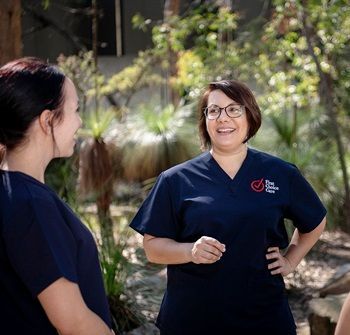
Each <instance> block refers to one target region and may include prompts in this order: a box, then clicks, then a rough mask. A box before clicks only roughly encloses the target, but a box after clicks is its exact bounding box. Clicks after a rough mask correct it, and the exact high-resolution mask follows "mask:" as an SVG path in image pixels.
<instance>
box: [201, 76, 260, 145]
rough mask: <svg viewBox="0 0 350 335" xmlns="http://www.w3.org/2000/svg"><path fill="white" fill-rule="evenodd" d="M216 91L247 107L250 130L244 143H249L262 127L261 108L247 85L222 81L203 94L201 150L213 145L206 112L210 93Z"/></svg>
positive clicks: (233, 81)
mask: <svg viewBox="0 0 350 335" xmlns="http://www.w3.org/2000/svg"><path fill="white" fill-rule="evenodd" d="M215 90H220V91H222V92H223V93H224V94H225V95H227V96H228V97H229V98H230V99H232V100H234V101H235V102H237V103H238V104H240V105H243V106H244V107H245V110H246V115H247V120H248V125H249V129H248V136H247V139H246V140H245V141H244V142H247V141H248V140H249V139H250V138H252V137H253V136H254V135H255V134H256V132H257V131H258V129H259V128H260V125H261V111H260V108H259V106H258V104H257V102H256V100H255V97H254V95H253V93H252V91H251V90H250V89H249V87H248V86H247V85H245V84H243V83H241V82H239V81H235V80H221V81H217V82H212V83H210V84H209V86H208V88H207V90H206V91H205V92H204V93H203V95H202V98H201V100H200V103H199V108H198V114H199V120H198V121H199V122H198V127H199V136H200V140H201V148H202V149H203V150H205V149H208V148H209V147H210V145H211V140H210V136H209V134H208V131H207V126H206V120H205V115H204V110H205V108H206V107H207V105H208V97H209V94H210V92H212V91H215Z"/></svg>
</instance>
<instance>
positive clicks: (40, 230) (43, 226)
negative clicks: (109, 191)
mask: <svg viewBox="0 0 350 335" xmlns="http://www.w3.org/2000/svg"><path fill="white" fill-rule="evenodd" d="M11 207H12V208H10V209H9V211H10V212H9V214H10V215H8V216H7V221H8V222H7V223H6V229H4V232H3V237H4V242H5V246H6V251H7V253H8V257H9V259H10V262H11V264H12V266H13V268H14V270H15V271H16V273H17V274H18V275H19V277H20V278H21V280H22V281H23V283H24V285H25V286H26V287H27V288H28V289H29V291H30V292H31V294H32V295H33V296H37V295H38V294H39V293H40V292H41V291H43V290H44V289H45V288H47V287H48V286H49V285H51V284H52V283H53V282H55V281H56V280H57V279H59V278H61V277H65V278H67V279H68V280H70V281H73V282H77V272H76V269H77V266H76V265H77V264H76V254H77V250H76V242H75V240H74V237H73V236H72V234H71V231H70V229H69V227H68V225H67V223H66V222H65V220H64V219H63V217H62V214H61V213H60V211H59V209H58V208H57V205H56V204H55V202H54V201H53V200H51V199H49V198H48V199H47V200H46V199H29V200H25V201H24V200H23V202H22V201H21V202H20V203H19V202H17V203H16V204H11Z"/></svg>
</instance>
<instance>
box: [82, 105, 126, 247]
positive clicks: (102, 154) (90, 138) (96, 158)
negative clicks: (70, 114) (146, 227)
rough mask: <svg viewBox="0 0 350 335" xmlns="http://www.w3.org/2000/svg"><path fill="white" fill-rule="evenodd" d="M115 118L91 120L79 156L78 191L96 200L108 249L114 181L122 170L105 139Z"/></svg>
mask: <svg viewBox="0 0 350 335" xmlns="http://www.w3.org/2000/svg"><path fill="white" fill-rule="evenodd" d="M113 118H114V114H113V112H106V111H104V112H101V111H98V112H97V113H91V114H90V115H89V116H88V118H87V119H86V121H85V129H83V130H82V132H81V134H82V136H83V137H84V136H85V139H84V141H83V143H82V145H81V149H80V156H79V179H78V190H79V193H80V194H81V195H84V196H93V197H94V198H95V200H96V205H97V215H98V219H99V224H100V231H101V239H102V242H103V243H102V245H105V246H106V247H110V246H111V245H113V244H114V239H113V224H112V219H111V214H110V205H111V202H112V193H113V181H114V180H115V177H116V172H117V171H118V170H119V169H118V166H115V164H117V162H118V161H119V159H118V157H117V156H118V151H117V150H116V148H115V147H112V145H111V144H109V143H108V144H107V143H106V142H105V140H104V137H103V136H104V134H105V133H106V132H107V130H108V129H109V127H110V125H111V123H112V121H113ZM112 150H113V153H112Z"/></svg>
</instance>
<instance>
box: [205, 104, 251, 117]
mask: <svg viewBox="0 0 350 335" xmlns="http://www.w3.org/2000/svg"><path fill="white" fill-rule="evenodd" d="M211 106H213V105H210V106H207V107H206V108H204V110H203V114H204V115H205V117H206V118H207V119H208V120H218V119H219V117H220V116H221V113H222V111H223V110H224V111H225V113H226V115H227V116H228V117H229V118H230V119H236V118H238V117H241V116H242V115H243V113H244V112H245V106H244V105H238V104H229V105H227V106H226V107H219V106H217V105H214V106H216V107H217V108H218V109H219V115H218V116H217V117H216V118H213V119H211V118H209V117H208V108H209V107H211ZM231 106H238V107H239V108H240V113H239V114H238V115H237V116H230V115H229V114H228V112H227V110H226V108H228V107H231Z"/></svg>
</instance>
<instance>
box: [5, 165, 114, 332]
mask: <svg viewBox="0 0 350 335" xmlns="http://www.w3.org/2000/svg"><path fill="white" fill-rule="evenodd" d="M0 178H1V179H0V311H1V312H0V321H1V322H0V324H1V326H0V329H1V330H0V333H1V334H29V335H41V334H45V335H50V334H56V335H57V331H56V330H55V329H54V327H53V326H52V325H51V323H50V322H49V320H48V318H47V316H46V314H45V312H44V310H43V308H42V307H41V305H40V303H39V301H38V299H37V295H38V294H39V293H40V292H42V291H43V290H44V289H45V288H47V287H48V286H49V285H50V284H52V283H53V282H55V281H56V280H57V279H59V278H61V277H65V278H66V279H68V280H70V281H72V282H74V283H77V284H78V286H79V288H80V291H81V294H82V296H83V299H84V301H85V303H86V305H87V306H88V307H89V308H90V309H91V310H92V311H93V312H95V313H96V314H97V315H98V316H100V317H101V318H102V319H103V320H104V322H105V323H106V324H107V325H109V326H110V314H109V308H108V303H107V298H106V294H105V291H104V286H103V280H102V275H101V270H100V265H99V261H98V252H97V248H96V244H95V241H94V239H93V236H92V235H91V233H90V231H89V230H88V229H87V228H86V227H85V226H84V225H83V224H82V223H81V222H80V220H79V219H78V218H77V217H76V216H75V214H74V213H73V212H72V210H71V209H70V208H69V207H68V206H67V205H66V204H65V203H64V202H62V200H60V199H59V198H58V196H57V195H56V194H55V193H54V192H53V191H52V190H51V189H50V188H49V187H47V186H46V185H45V184H42V183H40V182H39V181H37V180H36V179H34V178H32V177H30V176H28V175H26V174H23V173H20V172H5V171H0Z"/></svg>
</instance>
